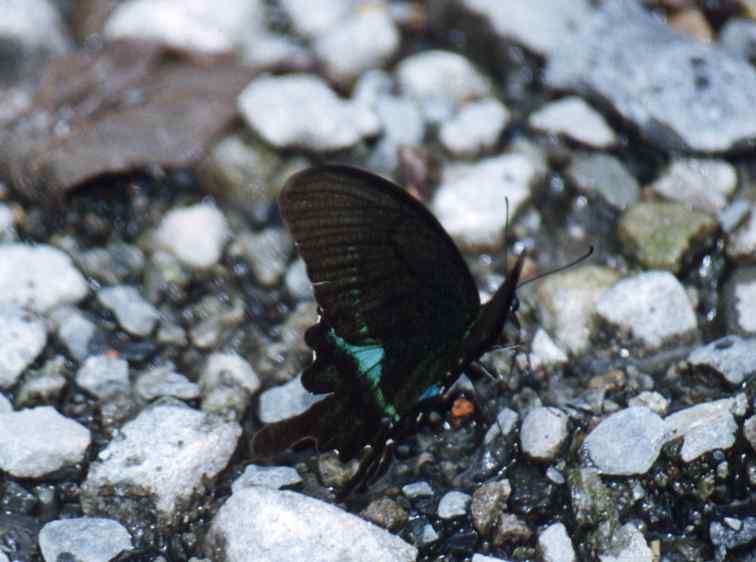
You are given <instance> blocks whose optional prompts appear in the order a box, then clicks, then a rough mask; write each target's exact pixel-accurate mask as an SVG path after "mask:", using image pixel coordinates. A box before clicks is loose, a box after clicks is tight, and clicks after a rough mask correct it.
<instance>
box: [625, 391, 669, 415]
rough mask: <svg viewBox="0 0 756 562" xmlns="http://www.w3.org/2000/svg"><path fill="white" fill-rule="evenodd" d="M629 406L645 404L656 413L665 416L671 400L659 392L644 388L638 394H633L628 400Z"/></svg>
mask: <svg viewBox="0 0 756 562" xmlns="http://www.w3.org/2000/svg"><path fill="white" fill-rule="evenodd" d="M627 405H628V406H645V407H646V408H648V409H649V410H651V411H652V412H654V413H655V414H659V415H660V416H663V415H665V414H666V413H667V408H668V407H669V400H667V399H666V398H664V396H662V395H661V394H659V393H658V392H651V391H648V390H644V391H643V392H641V393H640V394H638V396H633V397H632V398H630V399H629V400H628V401H627Z"/></svg>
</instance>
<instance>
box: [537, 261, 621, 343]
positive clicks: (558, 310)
mask: <svg viewBox="0 0 756 562" xmlns="http://www.w3.org/2000/svg"><path fill="white" fill-rule="evenodd" d="M618 277H619V275H618V274H617V273H616V272H615V271H613V270H611V269H609V268H606V267H600V266H595V265H584V266H581V267H576V268H574V269H571V270H569V271H565V272H562V273H556V274H554V275H549V276H548V277H547V278H546V279H544V280H543V281H541V282H540V283H539V284H538V286H537V287H536V292H537V295H538V300H537V303H538V310H539V312H540V314H541V317H542V318H543V327H544V328H545V329H546V330H548V331H549V332H550V333H551V334H553V335H554V338H555V339H556V341H557V343H558V344H559V345H561V346H563V347H565V348H566V349H567V350H569V351H571V352H572V353H582V352H584V351H585V350H586V349H588V345H589V343H590V338H591V334H592V333H593V330H594V328H595V322H594V310H595V307H596V302H598V300H599V299H600V298H601V296H602V295H603V294H604V292H605V291H606V290H607V289H609V287H611V286H612V285H613V284H614V282H615V281H616V280H617V278H618Z"/></svg>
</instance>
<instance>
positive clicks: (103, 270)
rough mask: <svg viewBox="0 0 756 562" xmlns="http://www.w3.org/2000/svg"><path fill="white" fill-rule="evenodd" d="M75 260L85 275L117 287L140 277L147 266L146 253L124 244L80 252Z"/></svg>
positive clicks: (97, 247) (116, 243) (119, 243)
mask: <svg viewBox="0 0 756 562" xmlns="http://www.w3.org/2000/svg"><path fill="white" fill-rule="evenodd" d="M74 259H75V260H76V263H77V265H78V266H79V267H81V269H82V271H83V272H84V273H86V274H87V275H89V276H91V277H94V278H95V279H97V280H99V281H101V282H102V284H103V285H117V284H119V283H122V282H123V281H124V279H127V278H128V277H130V276H138V275H140V274H141V273H142V271H143V270H144V264H145V258H144V252H142V250H140V249H139V248H137V247H136V246H132V245H130V244H125V243H123V242H113V243H111V244H108V246H107V247H105V248H103V247H100V246H96V247H94V248H91V249H89V250H86V251H83V252H79V253H78V254H77V255H75V257H74Z"/></svg>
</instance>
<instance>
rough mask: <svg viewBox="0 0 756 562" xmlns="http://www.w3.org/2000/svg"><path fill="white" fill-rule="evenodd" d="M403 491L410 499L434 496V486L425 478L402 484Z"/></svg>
mask: <svg viewBox="0 0 756 562" xmlns="http://www.w3.org/2000/svg"><path fill="white" fill-rule="evenodd" d="M402 493H403V494H404V495H405V496H407V497H408V498H410V499H413V498H430V497H433V488H431V485H430V484H428V483H427V482H426V481H425V480H422V481H420V482H413V483H412V484H406V485H404V486H402Z"/></svg>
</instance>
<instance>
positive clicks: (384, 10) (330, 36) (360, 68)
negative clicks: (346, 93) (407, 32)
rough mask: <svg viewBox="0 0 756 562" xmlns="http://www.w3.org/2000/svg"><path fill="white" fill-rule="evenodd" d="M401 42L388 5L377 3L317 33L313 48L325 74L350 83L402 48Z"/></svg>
mask: <svg viewBox="0 0 756 562" xmlns="http://www.w3.org/2000/svg"><path fill="white" fill-rule="evenodd" d="M399 41H400V37H399V31H398V30H397V28H396V25H395V24H394V21H393V19H392V18H391V16H390V14H389V13H388V6H386V5H383V4H381V3H376V4H374V5H371V6H370V7H369V9H364V10H356V11H355V12H354V13H352V14H351V15H350V16H349V17H347V18H346V19H344V20H342V21H340V22H339V23H338V25H337V26H335V27H333V28H332V29H331V30H330V31H329V32H328V33H322V34H320V35H318V36H317V37H316V38H315V41H314V43H313V49H314V50H315V53H316V55H317V56H318V58H319V59H320V60H321V61H322V62H323V64H324V67H325V72H326V75H327V76H328V77H329V78H330V79H331V80H333V81H334V82H338V83H341V84H345V85H347V84H349V82H350V81H352V80H354V79H355V78H357V77H359V75H360V74H362V73H363V72H365V71H366V70H369V69H371V68H377V67H380V66H382V65H383V64H384V63H385V62H386V61H387V60H388V59H390V58H391V57H392V56H393V55H394V53H395V52H396V50H397V49H398V48H399Z"/></svg>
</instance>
